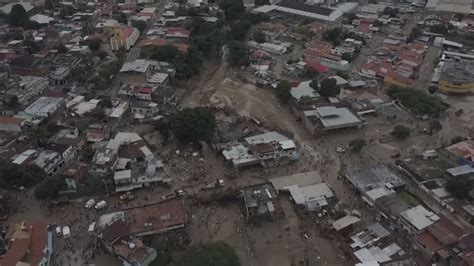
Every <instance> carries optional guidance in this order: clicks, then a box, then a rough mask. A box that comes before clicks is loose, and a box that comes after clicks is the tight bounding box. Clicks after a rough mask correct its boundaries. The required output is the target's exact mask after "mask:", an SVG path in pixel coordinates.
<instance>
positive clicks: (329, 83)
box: [319, 78, 341, 97]
mask: <svg viewBox="0 0 474 266" xmlns="http://www.w3.org/2000/svg"><path fill="white" fill-rule="evenodd" d="M340 92H341V89H340V88H339V87H338V86H337V81H336V79H333V78H330V79H325V80H323V81H321V85H320V89H319V95H321V96H324V97H334V96H337V95H339V93H340Z"/></svg>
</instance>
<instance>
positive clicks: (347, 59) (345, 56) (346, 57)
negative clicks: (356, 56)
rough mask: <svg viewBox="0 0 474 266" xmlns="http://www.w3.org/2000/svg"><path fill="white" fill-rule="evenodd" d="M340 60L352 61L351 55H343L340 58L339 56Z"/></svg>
mask: <svg viewBox="0 0 474 266" xmlns="http://www.w3.org/2000/svg"><path fill="white" fill-rule="evenodd" d="M341 59H342V60H346V61H349V62H350V61H352V54H351V53H347V52H346V53H343V54H342V56H341Z"/></svg>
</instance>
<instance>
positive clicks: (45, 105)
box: [25, 97, 63, 117]
mask: <svg viewBox="0 0 474 266" xmlns="http://www.w3.org/2000/svg"><path fill="white" fill-rule="evenodd" d="M62 101H63V98H54V97H40V98H38V99H37V100H36V101H34V102H33V103H32V104H30V106H28V107H27V108H26V109H25V113H27V114H29V115H33V116H39V117H48V116H49V115H51V114H52V113H54V111H56V110H57V109H58V108H59V107H60V106H61V103H62Z"/></svg>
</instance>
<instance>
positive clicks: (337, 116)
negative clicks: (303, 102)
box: [303, 106, 363, 135]
mask: <svg viewBox="0 0 474 266" xmlns="http://www.w3.org/2000/svg"><path fill="white" fill-rule="evenodd" d="M303 114H304V123H305V126H306V128H307V129H308V130H309V131H310V132H311V133H312V134H314V135H319V134H324V133H326V132H327V131H331V130H336V129H343V128H355V127H361V126H362V124H363V121H362V120H361V119H360V118H359V117H357V115H355V114H353V113H352V112H351V111H350V110H349V109H348V108H346V107H335V106H324V107H316V108H315V109H314V110H307V111H303Z"/></svg>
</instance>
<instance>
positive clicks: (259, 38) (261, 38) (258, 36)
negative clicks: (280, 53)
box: [253, 30, 266, 43]
mask: <svg viewBox="0 0 474 266" xmlns="http://www.w3.org/2000/svg"><path fill="white" fill-rule="evenodd" d="M253 39H254V40H255V41H256V42H258V43H264V42H265V41H266V37H265V33H263V32H262V31H259V30H257V31H255V32H254V33H253Z"/></svg>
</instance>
